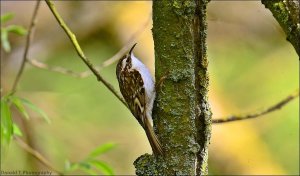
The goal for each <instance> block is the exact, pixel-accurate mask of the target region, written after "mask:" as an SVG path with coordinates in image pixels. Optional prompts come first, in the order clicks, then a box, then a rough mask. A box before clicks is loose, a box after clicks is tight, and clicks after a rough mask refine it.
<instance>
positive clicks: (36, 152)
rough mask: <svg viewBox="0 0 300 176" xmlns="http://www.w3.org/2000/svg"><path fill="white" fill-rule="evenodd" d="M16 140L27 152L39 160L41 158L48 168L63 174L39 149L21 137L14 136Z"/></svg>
mask: <svg viewBox="0 0 300 176" xmlns="http://www.w3.org/2000/svg"><path fill="white" fill-rule="evenodd" d="M14 139H15V141H16V142H17V144H18V145H19V146H20V147H21V148H22V149H24V150H25V151H26V152H28V153H30V154H31V155H32V156H33V157H35V158H36V159H37V160H39V161H40V162H41V163H42V164H43V165H45V166H46V167H47V168H49V169H51V170H53V171H54V172H56V173H57V174H58V175H63V173H61V172H60V171H58V170H57V169H55V168H54V167H53V166H52V165H51V163H50V162H49V161H48V160H47V159H46V158H45V157H44V156H43V155H42V154H41V153H39V152H38V151H36V150H35V149H33V148H32V147H30V146H29V145H28V144H26V143H25V142H24V141H23V140H22V139H21V138H19V137H16V136H14Z"/></svg>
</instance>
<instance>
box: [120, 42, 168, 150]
mask: <svg viewBox="0 0 300 176" xmlns="http://www.w3.org/2000/svg"><path fill="white" fill-rule="evenodd" d="M136 44H137V43H135V44H134V45H133V46H132V47H131V49H130V50H129V52H128V53H127V54H125V55H124V56H123V57H121V59H120V60H119V61H118V64H117V66H116V75H117V79H118V82H119V88H120V91H121V93H122V95H123V97H124V99H125V101H126V103H127V105H128V108H129V109H130V111H131V113H132V115H133V116H134V117H135V118H136V120H137V121H138V122H139V124H140V125H141V126H142V127H143V129H144V130H145V133H146V135H147V138H148V140H149V143H150V145H151V148H152V151H153V153H154V154H155V155H162V154H163V150H162V147H161V143H160V141H159V140H158V137H157V135H156V134H155V132H154V130H153V119H152V109H153V103H154V100H155V95H156V90H155V88H156V86H155V82H154V80H153V78H152V76H151V73H150V71H149V69H148V68H147V67H146V66H145V65H144V64H143V63H142V62H141V61H140V60H139V59H138V58H136V57H135V56H134V55H133V49H134V47H135V46H136Z"/></svg>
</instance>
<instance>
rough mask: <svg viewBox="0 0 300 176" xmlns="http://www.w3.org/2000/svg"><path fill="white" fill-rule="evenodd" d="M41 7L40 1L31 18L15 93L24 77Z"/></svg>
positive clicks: (13, 90) (15, 83) (15, 84)
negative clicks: (22, 76)
mask: <svg viewBox="0 0 300 176" xmlns="http://www.w3.org/2000/svg"><path fill="white" fill-rule="evenodd" d="M39 6H40V0H38V1H37V3H36V5H35V8H34V12H33V15H32V18H31V23H30V25H29V28H28V34H27V38H26V44H25V50H24V55H23V59H22V63H21V67H20V70H19V72H18V73H17V76H16V79H15V82H14V84H13V87H12V92H13V93H14V92H15V91H16V89H17V85H18V83H19V80H20V78H21V75H22V73H23V71H24V68H25V62H26V58H27V56H28V52H29V48H30V43H31V41H32V38H33V34H34V30H35V24H36V21H37V13H38V9H39Z"/></svg>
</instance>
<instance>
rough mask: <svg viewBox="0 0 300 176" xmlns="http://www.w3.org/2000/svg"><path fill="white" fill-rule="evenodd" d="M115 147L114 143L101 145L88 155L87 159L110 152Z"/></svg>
mask: <svg viewBox="0 0 300 176" xmlns="http://www.w3.org/2000/svg"><path fill="white" fill-rule="evenodd" d="M115 146H116V144H115V143H106V144H102V145H100V146H99V147H97V148H96V149H95V150H93V151H92V152H91V153H90V154H89V157H90V158H93V157H97V156H99V155H101V154H103V153H105V152H107V151H109V150H111V149H112V148H114V147H115Z"/></svg>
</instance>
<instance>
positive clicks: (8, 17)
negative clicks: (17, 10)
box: [0, 13, 15, 24]
mask: <svg viewBox="0 0 300 176" xmlns="http://www.w3.org/2000/svg"><path fill="white" fill-rule="evenodd" d="M14 16H15V14H13V13H6V14H4V15H1V20H0V21H1V23H2V24H3V23H5V22H7V21H9V20H11V19H13V18H14Z"/></svg>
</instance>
